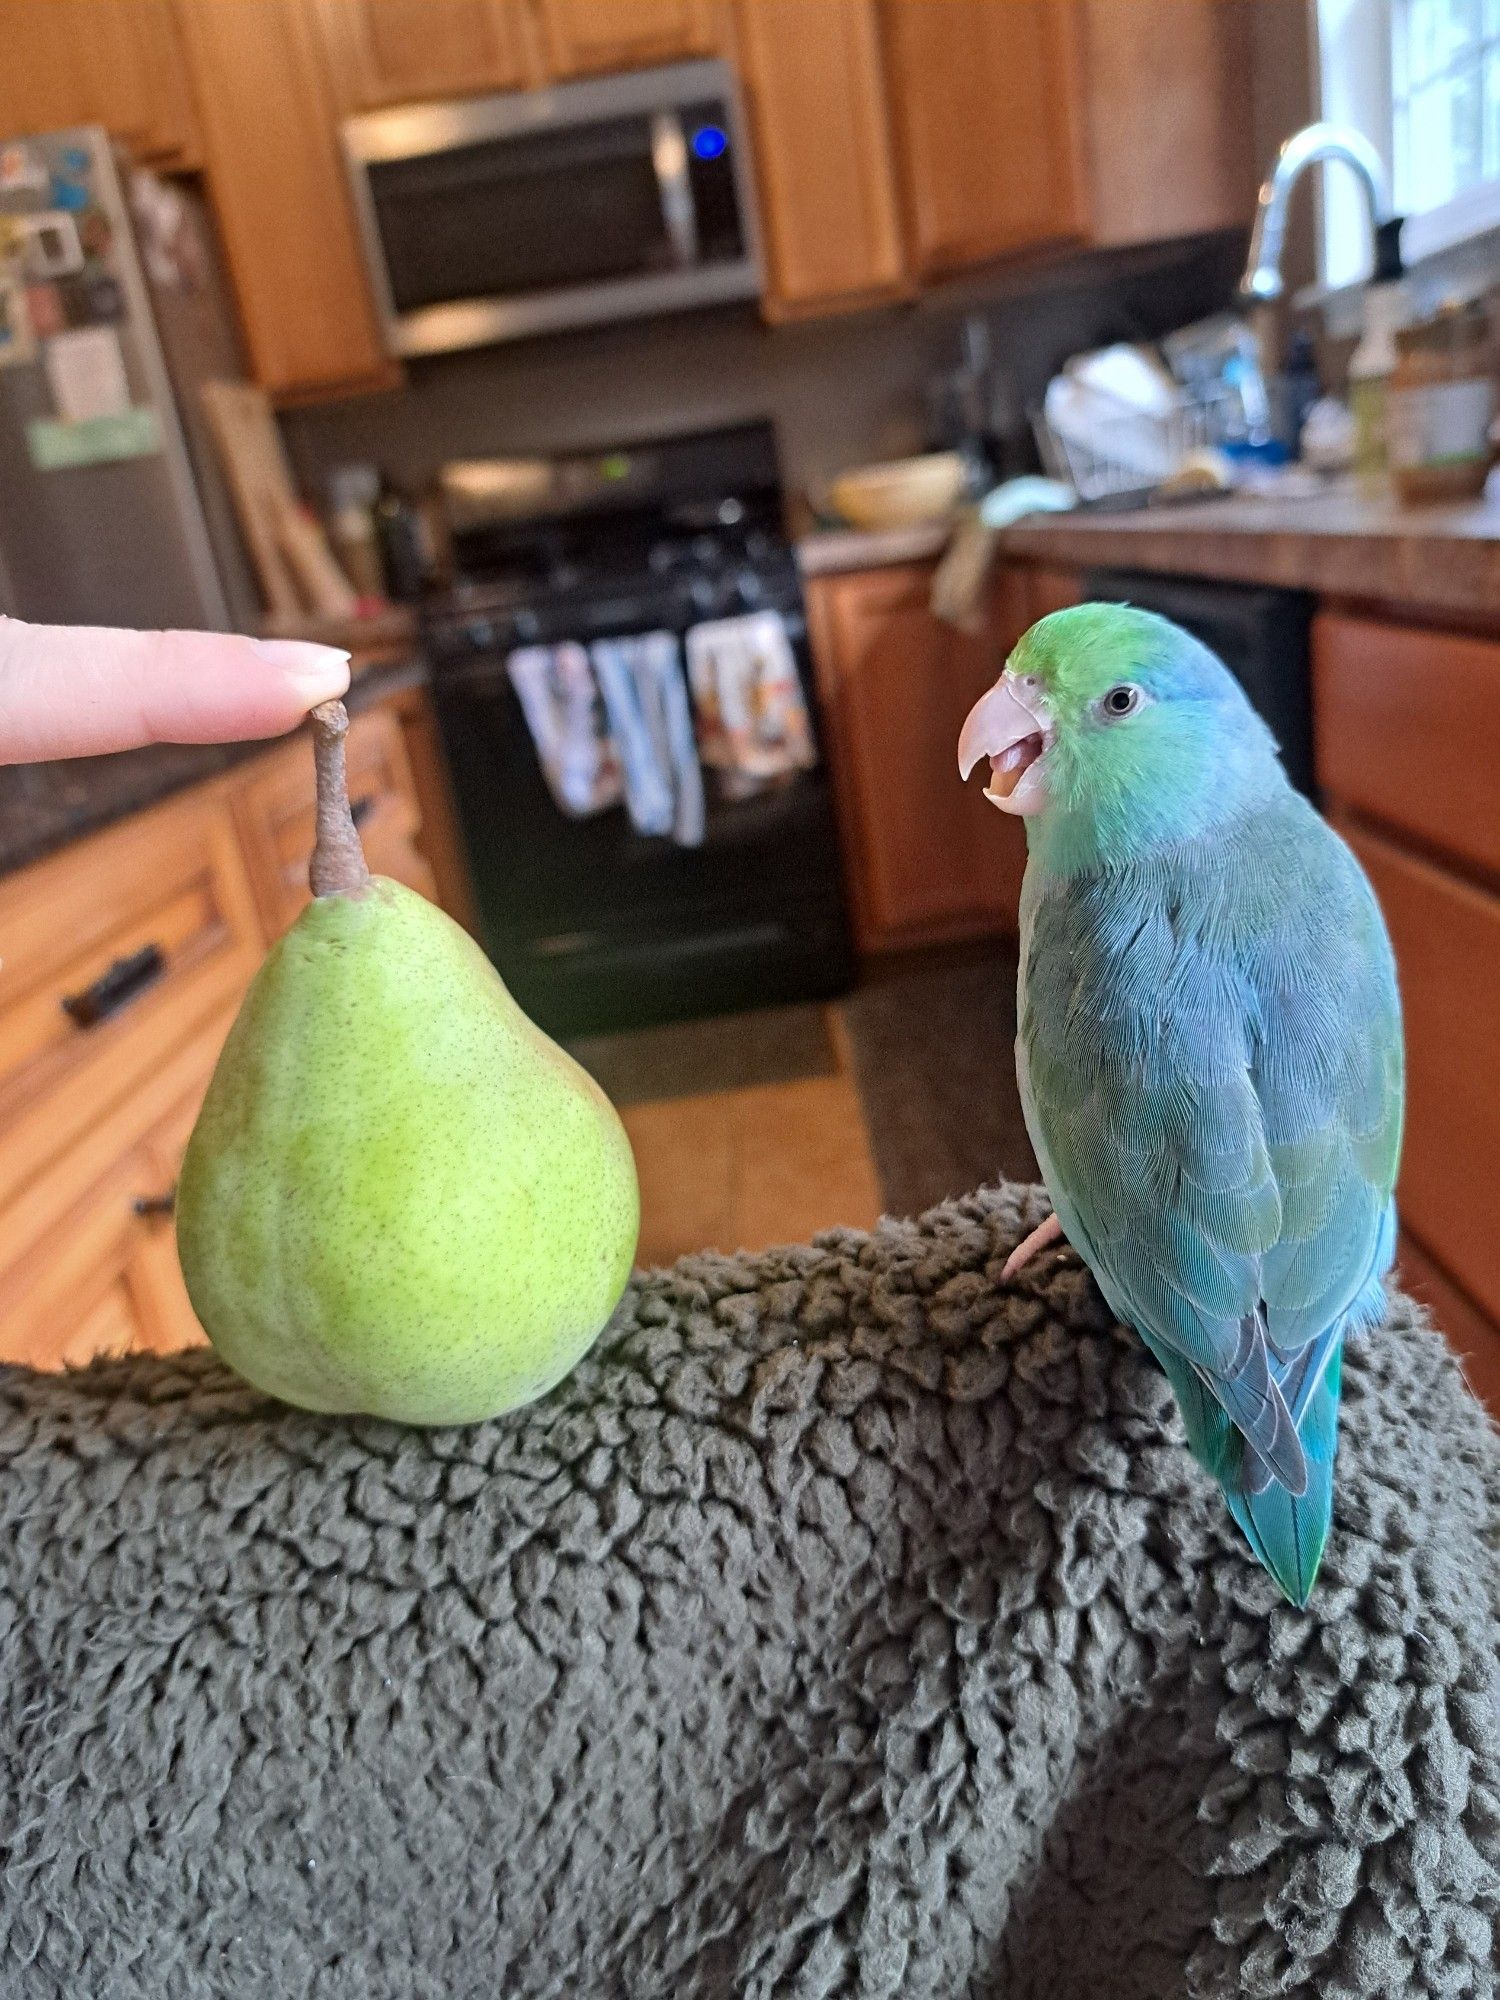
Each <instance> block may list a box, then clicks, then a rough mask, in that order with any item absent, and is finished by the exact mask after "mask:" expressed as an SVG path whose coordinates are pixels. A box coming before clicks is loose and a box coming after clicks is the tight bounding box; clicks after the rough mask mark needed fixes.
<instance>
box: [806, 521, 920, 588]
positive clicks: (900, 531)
mask: <svg viewBox="0 0 1500 2000" xmlns="http://www.w3.org/2000/svg"><path fill="white" fill-rule="evenodd" d="M952 532H953V530H952V526H951V524H950V523H948V522H947V521H923V522H920V523H919V524H918V525H917V526H915V527H911V528H815V529H813V531H812V532H811V533H810V534H806V535H804V536H803V537H802V538H801V540H800V541H799V542H798V543H797V562H798V564H799V566H800V568H801V570H802V574H803V575H804V576H836V575H838V574H839V572H840V571H842V570H857V569H885V568H886V567H888V566H889V565H891V564H893V563H908V562H926V561H927V560H928V558H929V557H931V556H936V555H941V553H942V552H943V550H944V548H946V546H947V543H948V537H949V535H950V534H952Z"/></svg>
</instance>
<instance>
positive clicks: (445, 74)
mask: <svg viewBox="0 0 1500 2000" xmlns="http://www.w3.org/2000/svg"><path fill="white" fill-rule="evenodd" d="M316 6H317V15H318V26H319V28H320V30H321V32H322V37H323V46H324V51H325V54H326V57H327V61H328V72H329V78H330V81H331V84H332V87H333V96H334V102H335V104H336V105H337V107H338V110H339V112H340V113H341V114H348V113H350V112H355V111H374V110H378V109H379V108H380V107H381V106H382V105H387V104H403V103H406V102H409V101H412V100H415V99H420V98H432V97H461V96H464V95H466V94H477V93H480V92H483V91H489V90H519V89H521V88H522V87H523V86H524V85H526V84H528V83H534V82H536V81H537V80H538V74H539V70H538V58H537V49H536V37H535V34H534V31H533V20H532V16H531V13H530V11H529V9H528V7H527V6H526V4H525V0H316Z"/></svg>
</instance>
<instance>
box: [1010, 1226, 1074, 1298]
mask: <svg viewBox="0 0 1500 2000" xmlns="http://www.w3.org/2000/svg"><path fill="white" fill-rule="evenodd" d="M1061 1240H1062V1224H1061V1223H1060V1222H1059V1221H1058V1219H1057V1217H1056V1216H1055V1215H1049V1216H1048V1217H1047V1220H1046V1221H1045V1222H1039V1223H1038V1224H1037V1226H1036V1228H1035V1229H1033V1230H1032V1232H1031V1234H1030V1235H1029V1236H1026V1237H1023V1238H1022V1240H1021V1241H1020V1242H1019V1243H1018V1244H1017V1245H1016V1247H1015V1249H1014V1250H1012V1251H1011V1253H1010V1255H1009V1256H1008V1257H1007V1258H1006V1260H1005V1269H1004V1270H1003V1271H1002V1272H1001V1273H1000V1280H1001V1283H1002V1284H1003V1283H1005V1282H1006V1281H1008V1280H1009V1279H1011V1278H1013V1277H1014V1276H1015V1275H1016V1273H1017V1271H1020V1270H1024V1268H1025V1267H1026V1265H1028V1264H1029V1263H1030V1262H1031V1260H1032V1258H1033V1257H1034V1256H1035V1255H1036V1253H1037V1251H1038V1250H1045V1249H1046V1248H1047V1245H1048V1244H1049V1243H1057V1242H1060V1241H1061Z"/></svg>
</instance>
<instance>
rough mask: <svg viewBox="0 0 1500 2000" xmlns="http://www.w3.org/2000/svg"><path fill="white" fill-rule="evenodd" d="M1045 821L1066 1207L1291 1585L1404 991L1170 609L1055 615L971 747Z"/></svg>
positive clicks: (1055, 1112)
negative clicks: (1163, 613)
mask: <svg viewBox="0 0 1500 2000" xmlns="http://www.w3.org/2000/svg"><path fill="white" fill-rule="evenodd" d="M981 758H988V759H989V763H990V773H991V776H990V781H989V784H988V786H987V787H986V792H985V796H986V797H987V798H989V799H990V800H992V801H993V803H994V804H995V805H997V806H998V807H999V808H1000V809H1001V810H1002V811H1003V812H1010V813H1019V814H1022V815H1024V816H1025V821H1026V837H1027V847H1028V859H1027V867H1026V878H1025V883H1024V886H1023V888H1022V892H1021V973H1020V986H1019V1033H1018V1036H1017V1040H1016V1058H1017V1066H1018V1069H1019V1075H1020V1086H1021V1101H1022V1105H1023V1107H1024V1110H1025V1114H1026V1125H1027V1129H1028V1131H1029V1132H1030V1134H1031V1140H1032V1144H1033V1145H1034V1147H1035V1149H1036V1155H1037V1159H1038V1161H1039V1163H1040V1165H1041V1169H1042V1175H1043V1178H1044V1179H1045V1181H1046V1184H1047V1189H1048V1192H1049V1193H1050V1195H1051V1197H1052V1202H1053V1208H1054V1211H1055V1213H1054V1216H1053V1217H1052V1218H1051V1219H1049V1221H1048V1222H1047V1223H1045V1224H1043V1226H1042V1228H1041V1229H1040V1230H1037V1231H1034V1232H1033V1234H1032V1236H1031V1237H1029V1238H1028V1239H1027V1241H1026V1242H1025V1243H1023V1244H1021V1245H1020V1246H1019V1248H1018V1249H1017V1251H1016V1252H1015V1254H1014V1255H1013V1257H1012V1258H1011V1260H1010V1263H1009V1264H1008V1265H1007V1267H1006V1268H1007V1272H1008V1273H1010V1272H1013V1271H1014V1270H1015V1269H1017V1268H1019V1266H1020V1265H1021V1264H1022V1263H1024V1262H1025V1260H1026V1258H1027V1257H1028V1256H1030V1255H1031V1254H1032V1253H1033V1252H1034V1251H1035V1250H1036V1249H1038V1248H1040V1247H1041V1245H1042V1244H1043V1243H1044V1242H1047V1241H1050V1240H1054V1239H1055V1238H1056V1237H1057V1236H1058V1235H1059V1234H1065V1235H1066V1236H1067V1238H1068V1240H1069V1242H1071V1243H1072V1245H1073V1246H1074V1248H1075V1249H1076V1250H1077V1251H1078V1253H1079V1255H1080V1256H1081V1257H1082V1258H1083V1260H1084V1262H1085V1263H1086V1264H1087V1265H1088V1267H1089V1269H1090V1270H1091V1271H1092V1272H1093V1274H1094V1276H1095V1278H1096V1279H1097V1280H1098V1283H1099V1288H1100V1290H1101V1291H1102V1292H1103V1294H1104V1296H1105V1298H1106V1300H1107V1301H1108V1303H1109V1305H1110V1307H1111V1309H1112V1310H1113V1311H1114V1312H1115V1313H1116V1314H1117V1315H1118V1316H1119V1318H1121V1319H1122V1320H1124V1321H1125V1322H1127V1323H1128V1324H1129V1325H1131V1326H1133V1327H1134V1328H1135V1329H1136V1330H1137V1332H1138V1333H1139V1334H1140V1336H1141V1338H1142V1339H1143V1340H1144V1341H1145V1343H1146V1345H1147V1347H1149V1348H1150V1350H1151V1352H1152V1353H1153V1354H1154V1355H1155V1357H1156V1359H1157V1360H1158V1361H1159V1362H1160V1363H1161V1365H1162V1367H1163V1368H1164V1369H1165V1370H1166V1373H1167V1377H1168V1379H1169V1381H1170V1382H1171V1384H1172V1388H1173V1390H1174V1392H1175V1394H1176V1397H1177V1401H1178V1404H1179V1406H1180V1408H1181V1410H1182V1415H1183V1420H1184V1423H1185V1425H1186V1428H1187V1435H1188V1442H1189V1444H1190V1445H1191V1447H1192V1450H1193V1452H1194V1455H1195V1456H1196V1457H1197V1458H1198V1459H1199V1460H1200V1461H1201V1463H1202V1464H1203V1465H1204V1466H1205V1467H1207V1469H1208V1471H1209V1472H1211V1473H1212V1474H1213V1476H1214V1478H1215V1479H1217V1480H1218V1482H1219V1484H1220V1486H1221V1487H1222V1488H1223V1491H1224V1497H1225V1499H1226V1500H1227V1501H1228V1503H1229V1509H1230V1512H1231V1513H1232V1514H1233V1516H1234V1518H1235V1520H1236V1521H1237V1522H1238V1523H1239V1525H1240V1527H1241V1529H1242V1530H1243V1531H1244V1534H1245V1536H1246V1539H1247V1540H1248V1541H1249V1543H1250V1546H1251V1548H1252V1549H1253V1551H1254V1552H1255V1554H1256V1556H1257V1557H1258V1558H1259V1560H1260V1561H1261V1562H1262V1563H1263V1564H1264V1565H1265V1567H1266V1568H1267V1569H1268V1570H1269V1571H1270V1573H1271V1575H1272V1576H1273V1577H1274V1578H1275V1579H1276V1582H1277V1583H1278V1584H1279V1585H1280V1587H1281V1589H1282V1591H1283V1592H1284V1593H1285V1595H1286V1596H1287V1597H1288V1598H1289V1599H1290V1600H1291V1601H1292V1603H1294V1604H1297V1605H1304V1604H1306V1602H1307V1599H1308V1596H1309V1593H1310V1592H1311V1590H1312V1587H1313V1580H1314V1578H1315V1577H1316V1575H1317V1572H1318V1564H1319V1561H1320V1560H1321V1558H1322V1554H1323V1545H1324V1542H1325V1541H1326V1539H1327V1535H1328V1521H1329V1514H1330V1511H1331V1508H1332V1501H1333V1463H1334V1451H1335V1446H1336V1443H1337V1438H1338V1409H1339V1370H1340V1360H1341V1353H1342V1348H1343V1343H1344V1338H1345V1336H1346V1335H1347V1334H1352V1333H1357V1332H1359V1331H1360V1330H1361V1329H1362V1328H1364V1327H1367V1326H1369V1325H1371V1324H1373V1323H1374V1322H1375V1321H1376V1320H1377V1319H1378V1318H1379V1316H1380V1314H1381V1311H1382V1308H1383V1305H1384V1298H1385V1294H1384V1289H1383V1285H1384V1279H1385V1276H1386V1274H1387V1272H1388V1271H1389V1269H1390V1266H1391V1261H1392V1257H1393V1255H1394V1250H1395V1235H1396V1212H1395V1205H1394V1202H1393V1200H1392V1190H1393V1188H1394V1186H1395V1181H1396V1161H1397V1156H1398V1154H1399V1152H1400V1146H1401V1119H1402V1097H1403V1058H1402V1041H1401V1011H1400V1002H1399V999H1398V997H1397V991H1396V973H1395V966H1394V963H1393V961H1392V957H1391V947H1390V941H1389V939H1388V938H1387V935H1386V930H1385V925H1384V923H1383V922H1382V920H1381V916H1380V911H1379V909H1378V908H1377V907H1376V903H1375V898H1374V896H1373V894H1372V893H1371V890H1370V885H1369V883H1368V882H1367V881H1366V879H1365V876H1364V874H1363V872H1362V870H1361V869H1360V866H1359V864H1358V862H1357V861H1356V860H1355V859H1354V856H1353V855H1352V854H1351V853H1350V852H1349V850H1348V848H1347V847H1346V846H1345V845H1344V843H1343V842H1342V841H1341V840H1340V839H1339V838H1338V836H1337V835H1336V834H1335V833H1334V832H1333V831H1332V829H1331V828H1330V827H1328V826H1327V825H1326V824H1325V823H1324V821H1323V820H1321V819H1320V818H1319V817H1318V815H1317V813H1316V812H1315V811H1314V809H1313V808H1312V806H1310V805H1309V804H1308V802H1307V801H1306V799H1304V798H1302V797H1301V796H1300V795H1299V794H1298V793H1297V792H1295V791H1294V790H1293V789H1292V787H1291V785H1290V784H1289V783H1288V781H1287V778H1286V774H1285V772H1284V771H1283V770H1282V767H1281V763H1280V759H1279V757H1278V755H1277V752H1276V746H1275V744H1274V742H1273V740H1272V738H1271V735H1270V732H1269V731H1268V730H1267V729H1266V727H1265V725H1264V724H1263V723H1262V722H1261V720H1260V718H1259V717H1258V716H1257V715H1256V714H1255V712H1254V710H1253V709H1252V708H1251V706H1250V704H1249V702H1248V701H1247V700H1246V698H1245V695H1244V693H1243V691H1242V690H1241V688H1240V686H1239V684H1238V683H1237V682H1236V681H1235V679H1234V678H1233V676H1232V675H1231V674H1230V673H1229V672H1228V670H1227V669H1226V668H1225V667H1224V666H1223V665H1222V664H1221V662H1220V661H1219V660H1217V659H1216V658H1215V657H1214V655H1213V654H1212V653H1211V652H1209V651H1208V649H1207V648H1206V647H1205V646H1202V645H1200V644H1199V643H1198V641H1197V640H1196V639H1194V638H1192V637H1190V636H1189V634H1188V633H1186V632H1184V631H1182V630H1180V629H1179V628H1178V627H1177V626H1175V625H1172V624H1169V623H1168V621H1167V620H1166V619H1164V618H1158V617H1156V616H1154V615H1153V614H1152V613H1150V612H1145V611H1137V610H1134V609H1132V608H1130V607H1129V606H1126V605H1118V604H1083V605H1078V606H1076V607H1074V608H1072V609H1070V610H1067V611H1058V612H1055V613H1054V614H1053V615H1052V616H1051V617H1049V618H1044V619H1042V620H1041V622H1040V623H1039V624H1037V625H1033V626H1032V628H1031V630H1030V631H1029V632H1027V633H1026V634H1025V635H1024V637H1023V638H1022V639H1021V640H1020V642H1019V644H1018V645H1017V646H1016V648H1015V651H1014V652H1013V653H1012V654H1011V656H1010V659H1009V660H1008V662H1007V663H1006V668H1005V671H1004V673H1003V674H1002V675H1001V677H1000V679H999V680H998V681H997V682H996V684H995V685H994V687H992V688H991V689H990V690H989V692H988V693H987V694H985V695H983V696H982V697H981V698H980V700H979V701H978V702H977V703H976V704H975V706H974V708H973V709H972V711H971V712H970V714H969V717H968V720H967V721H966V722H965V724H964V727H963V733H962V735H961V737H960V739H959V770H960V772H961V774H962V775H963V776H964V777H965V778H967V777H968V775H969V773H970V772H971V771H972V770H973V768H974V766H975V765H976V764H977V763H978V762H979V761H980V759H981Z"/></svg>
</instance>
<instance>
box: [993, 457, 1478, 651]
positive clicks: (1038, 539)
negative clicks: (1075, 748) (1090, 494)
mask: <svg viewBox="0 0 1500 2000" xmlns="http://www.w3.org/2000/svg"><path fill="white" fill-rule="evenodd" d="M1001 547H1002V548H1003V550H1004V552H1005V553H1006V554H1007V555H1011V556H1022V557H1028V558H1031V559H1033V560H1035V561H1038V562H1046V563H1059V564H1063V565H1065V566H1067V567H1069V568H1077V567H1089V568H1093V567H1101V568H1109V569H1141V570H1155V571H1160V572H1163V573H1167V574H1171V575H1177V576H1206V577H1223V578H1227V579H1228V580H1230V581H1232V582H1237V583H1258V584H1266V585H1270V586H1273V587H1275V588H1278V589H1284V590H1309V591H1313V592H1315V593H1316V594H1317V595H1318V596H1320V597H1342V598H1353V599H1356V600H1358V601H1360V602H1362V603H1365V604H1370V605H1378V606H1382V607H1387V608H1390V609H1393V610H1396V609H1399V610H1403V611H1417V612H1426V613H1429V614H1432V615H1436V616H1438V617H1450V618H1455V619H1459V620H1466V619H1477V618H1482V619H1493V618H1495V617H1496V615H1497V614H1500V501H1490V502H1488V503H1486V502H1485V501H1479V500H1476V501H1471V502H1467V503H1465V504H1463V505H1457V506H1436V507H1407V506H1403V505H1402V504H1401V503H1400V502H1399V501H1398V500H1395V499H1393V498H1392V499H1378V500H1377V499H1366V498H1365V497H1363V496H1362V495H1361V494H1359V493H1357V492H1355V491H1353V490H1352V489H1351V488H1349V487H1347V486H1333V487H1329V488H1327V489H1326V490H1325V491H1323V492H1320V493H1317V494H1313V495H1308V496H1306V497H1300V496H1299V497H1292V496H1290V495H1281V496H1274V497H1272V496H1266V497H1263V498H1261V497H1254V496H1251V495H1248V494H1246V495H1239V494H1235V495H1232V496H1230V497H1229V498H1226V499H1221V500H1202V501H1195V502H1192V503H1187V504H1180V505H1175V506H1160V507H1147V508H1139V509H1136V510H1135V511H1133V512H1129V513H1124V512H1122V513H1111V512H1109V511H1107V510H1105V511H1100V512H1092V513H1077V514H1053V515H1047V516H1045V517H1041V516H1034V517H1033V518H1032V519H1030V520H1027V521H1022V522H1019V523H1018V524H1017V525H1016V526H1015V527H1013V528H1008V529H1007V530H1006V531H1005V533H1004V535H1003V536H1002V538H1001Z"/></svg>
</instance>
